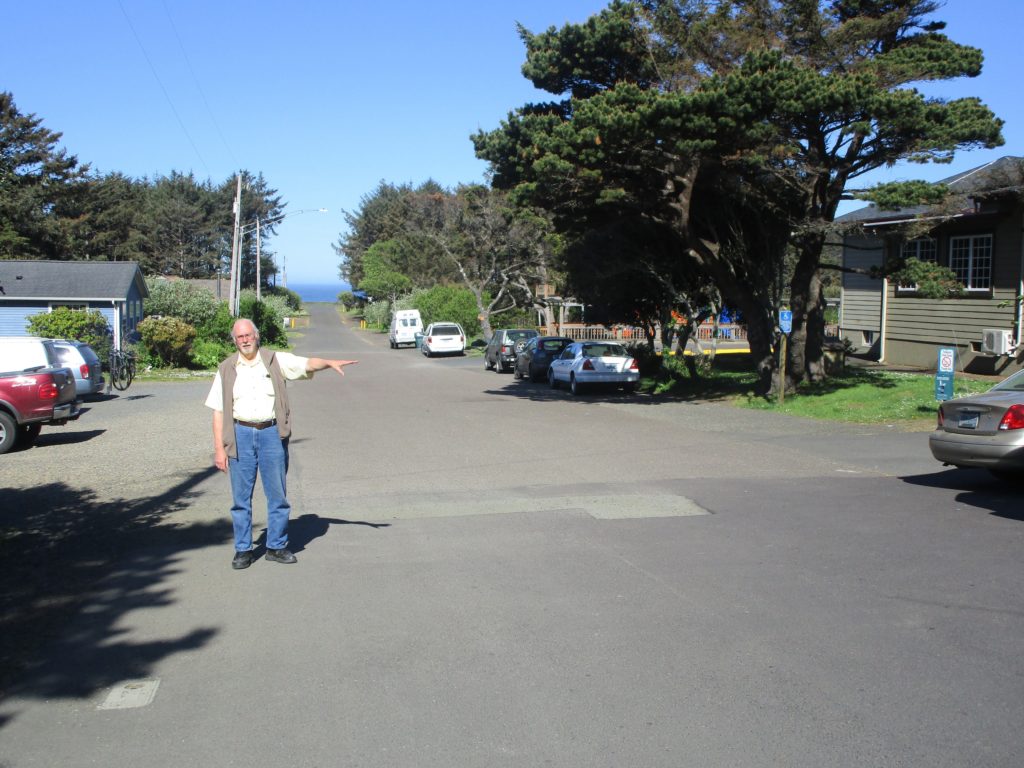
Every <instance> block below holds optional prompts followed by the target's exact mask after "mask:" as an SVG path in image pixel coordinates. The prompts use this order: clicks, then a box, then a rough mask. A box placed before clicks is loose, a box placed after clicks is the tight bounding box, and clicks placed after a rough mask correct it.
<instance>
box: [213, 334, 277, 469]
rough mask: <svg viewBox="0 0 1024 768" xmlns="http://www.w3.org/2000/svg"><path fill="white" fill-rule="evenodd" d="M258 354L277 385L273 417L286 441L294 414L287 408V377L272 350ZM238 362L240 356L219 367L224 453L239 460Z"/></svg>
mask: <svg viewBox="0 0 1024 768" xmlns="http://www.w3.org/2000/svg"><path fill="white" fill-rule="evenodd" d="M259 355H260V357H261V358H263V364H264V365H265V366H267V370H268V371H270V380H271V382H272V383H273V385H274V418H275V419H277V434H278V435H280V436H281V439H282V440H284V439H286V438H288V437H290V436H291V434H292V413H291V409H290V408H289V407H288V389H287V387H286V386H285V383H284V375H283V374H282V373H281V366H279V365H278V364H277V357H276V356H275V355H274V352H273V351H272V350H269V349H262V348H261V349H260V350H259ZM237 362H238V353H237V352H235V354H233V355H229V356H228V358H227V359H226V360H225V361H224V362H222V363H221V364H220V368H218V370H219V371H220V384H221V392H222V395H223V397H224V428H223V429H222V430H221V432H222V438H223V442H224V450H225V451H227V454H228V456H230V457H231V458H233V459H237V458H238V449H237V448H236V447H235V418H234V401H235V395H234V391H235V364H236V363H237Z"/></svg>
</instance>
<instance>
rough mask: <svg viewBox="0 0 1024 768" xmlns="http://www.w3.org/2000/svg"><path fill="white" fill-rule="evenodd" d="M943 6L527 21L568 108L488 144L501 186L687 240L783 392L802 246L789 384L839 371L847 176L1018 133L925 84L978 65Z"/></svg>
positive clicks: (628, 10)
mask: <svg viewBox="0 0 1024 768" xmlns="http://www.w3.org/2000/svg"><path fill="white" fill-rule="evenodd" d="M937 7H938V4H937V3H935V2H932V1H931V0H833V1H832V2H821V0H717V1H716V0H706V1H702V0H669V1H662V0H648V1H645V2H635V3H626V2H614V3H612V5H611V6H609V8H608V9H606V10H605V11H603V12H602V13H601V14H598V15H597V16H595V17H593V18H591V19H590V20H588V21H587V22H586V23H584V24H581V25H568V26H566V27H563V28H562V29H560V30H558V29H555V28H552V29H550V30H548V31H547V32H545V33H542V34H539V35H534V34H531V33H529V32H527V31H526V30H522V36H523V39H524V42H525V43H526V48H527V62H526V64H525V65H524V68H523V70H524V74H526V76H527V77H529V78H530V79H531V80H532V81H533V82H534V84H535V85H537V86H538V87H540V88H544V89H546V90H548V91H549V92H552V93H554V94H556V95H557V96H560V97H562V99H563V100H562V101H559V102H556V103H550V104H542V105H529V106H526V107H524V108H522V109H520V110H518V111H517V112H515V113H513V114H512V115H510V116H509V118H508V120H507V121H505V122H504V123H503V124H502V126H501V127H500V128H499V129H497V130H495V131H491V132H489V133H483V132H482V133H479V134H477V135H476V136H474V142H475V144H476V149H477V154H478V155H479V156H480V157H482V158H483V159H485V160H487V161H489V162H490V163H491V166H492V170H493V178H494V183H495V185H496V186H499V187H505V188H510V189H514V190H515V192H516V195H517V196H518V197H519V198H520V199H522V200H524V201H527V202H529V203H531V204H534V205H539V206H542V207H545V208H548V209H550V210H552V211H553V212H554V213H555V214H556V217H557V221H558V223H559V225H560V226H561V227H562V228H564V229H565V230H566V231H568V232H571V233H575V234H576V235H578V236H582V234H583V233H585V232H586V231H588V230H589V229H591V228H593V227H594V226H595V225H596V224H597V223H599V222H605V223H606V222H607V221H608V220H609V219H612V218H616V217H636V216H642V217H645V218H646V219H648V220H649V221H651V222H653V223H654V224H655V225H657V226H661V227H666V228H668V229H669V230H671V232H672V233H673V234H674V235H675V236H676V237H677V238H678V240H679V242H680V249H679V258H680V259H685V260H687V261H688V262H689V263H690V265H691V267H692V268H694V269H696V270H699V271H701V272H702V273H704V274H705V275H707V276H708V277H710V278H711V279H712V280H713V281H714V282H715V283H716V285H717V286H718V288H719V290H720V291H721V293H722V294H723V296H724V297H725V299H726V300H727V301H728V302H730V303H732V304H733V305H735V306H738V307H739V308H740V309H741V310H742V311H743V313H744V316H745V319H746V322H747V323H748V331H749V334H750V343H751V347H752V351H753V352H754V354H755V356H756V358H757V360H758V361H759V368H760V370H761V372H762V374H763V375H764V379H765V382H766V384H767V383H768V382H769V381H770V380H771V377H770V376H769V373H770V371H771V368H772V365H773V363H774V361H773V358H772V342H773V326H774V317H775V315H774V313H775V311H776V310H777V308H778V306H777V305H778V296H777V291H775V290H773V289H774V286H775V283H776V282H777V277H778V275H779V274H780V270H781V268H782V264H783V262H784V259H785V256H786V255H787V253H790V252H791V253H792V254H793V256H794V257H795V265H796V266H795V269H794V270H793V273H792V279H791V282H790V285H789V287H788V288H789V291H788V293H789V300H790V301H791V302H792V309H793V315H794V327H793V334H792V336H791V344H790V346H789V349H790V359H789V361H788V363H787V372H788V373H789V381H788V384H789V386H794V385H795V384H796V383H798V382H799V381H801V380H803V379H804V378H818V377H820V376H823V375H824V367H823V360H822V354H823V353H822V341H823V335H824V321H823V299H822V293H821V280H820V270H821V265H822V253H823V249H824V245H825V238H826V235H827V233H828V231H829V228H830V225H831V222H832V221H833V219H834V217H835V214H836V209H837V206H838V204H839V202H840V200H841V199H842V198H843V196H844V194H845V190H846V187H847V184H848V183H849V182H850V181H851V180H852V179H854V178H856V177H858V176H860V175H861V174H864V173H866V172H868V171H871V170H874V169H876V168H879V167H882V166H885V165H890V164H892V163H894V162H897V161H899V160H913V161H921V162H924V161H938V162H943V161H948V160H950V159H951V158H952V156H953V153H954V152H955V151H956V150H958V149H964V148H969V147H974V146H985V147H992V146H998V145H999V144H1000V143H1001V142H1002V138H1001V135H1000V127H1001V122H1000V121H999V120H997V119H996V118H995V117H994V116H993V115H992V113H991V112H990V111H989V110H988V109H987V108H986V107H985V106H984V105H983V104H981V103H980V102H979V101H978V100H976V99H958V100H953V101H946V100H942V99H936V98H928V97H925V96H924V95H923V94H921V93H920V92H918V91H917V90H915V89H914V88H913V87H912V86H913V84H914V83H919V82H922V81H931V80H945V79H950V78H956V77H965V76H966V77H970V76H975V75H977V74H978V73H979V72H980V71H981V58H982V57H981V52H980V51H978V50H977V49H974V48H970V47H966V46H961V45H958V44H956V43H954V42H952V41H950V40H949V39H948V38H947V37H945V36H944V35H942V34H941V30H942V28H943V25H942V24H941V23H940V22H930V21H928V17H929V16H930V15H931V14H932V13H934V12H935V10H937Z"/></svg>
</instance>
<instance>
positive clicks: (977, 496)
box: [900, 469, 1024, 522]
mask: <svg viewBox="0 0 1024 768" xmlns="http://www.w3.org/2000/svg"><path fill="white" fill-rule="evenodd" d="M900 480H902V481H903V482H905V483H907V484H909V485H920V486H923V487H926V488H941V489H944V490H951V491H960V493H958V494H957V495H956V500H957V501H958V502H959V503H961V504H968V505H970V506H972V507H976V508H978V509H986V510H988V511H989V512H991V513H992V514H993V515H996V516H997V517H1005V518H1006V519H1007V520H1019V521H1022V522H1024V508H1022V507H1021V491H1022V488H1021V486H1020V485H1019V484H1014V483H1012V482H1009V481H1006V480H999V479H997V478H995V477H993V476H992V475H990V474H989V473H988V472H986V471H985V470H983V469H946V470H942V471H940V472H932V473H931V474H927V475H910V476H907V477H901V478H900Z"/></svg>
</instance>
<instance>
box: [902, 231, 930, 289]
mask: <svg viewBox="0 0 1024 768" xmlns="http://www.w3.org/2000/svg"><path fill="white" fill-rule="evenodd" d="M900 256H901V257H902V258H903V259H917V260H918V261H930V262H932V263H938V261H939V241H938V240H936V239H935V238H934V237H916V238H914V239H913V240H907V241H906V242H905V243H903V245H902V246H901V247H900ZM916 290H917V283H913V284H912V285H899V284H898V283H897V285H896V292H897V293H914V292H915V291H916Z"/></svg>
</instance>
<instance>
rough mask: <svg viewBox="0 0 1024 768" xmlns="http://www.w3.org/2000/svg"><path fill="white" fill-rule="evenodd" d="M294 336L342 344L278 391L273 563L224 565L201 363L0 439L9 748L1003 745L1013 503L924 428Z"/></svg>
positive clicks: (763, 756) (97, 754)
mask: <svg viewBox="0 0 1024 768" xmlns="http://www.w3.org/2000/svg"><path fill="white" fill-rule="evenodd" d="M295 345H296V350H297V351H298V352H299V353H302V354H318V355H322V356H328V357H334V356H338V357H347V358H357V359H360V360H361V362H360V364H359V365H358V366H353V367H350V368H348V369H346V370H347V371H348V373H347V375H346V376H345V377H344V378H341V377H338V376H337V375H336V374H334V373H333V372H331V371H325V372H321V373H319V374H317V376H316V377H315V379H314V380H313V381H310V382H298V383H296V384H294V385H293V387H292V388H291V390H290V391H291V399H292V405H293V412H294V421H295V437H294V439H293V440H292V445H291V458H292V463H291V470H290V474H289V492H290V496H291V499H292V502H293V506H294V515H293V523H292V534H291V535H292V546H293V548H294V549H295V550H296V552H297V554H298V557H299V562H298V564H297V565H294V566H282V565H277V564H273V563H268V562H266V561H264V560H260V561H257V562H256V563H255V564H254V565H253V567H251V568H250V569H248V570H245V571H237V572H236V571H232V570H231V568H230V560H231V555H232V547H231V541H230V526H229V525H228V523H227V509H228V506H229V504H230V501H229V493H228V484H227V480H226V478H225V477H224V476H222V475H219V474H218V473H216V472H215V471H213V470H212V468H211V467H212V447H211V438H210V425H209V421H210V418H209V414H208V412H207V411H206V409H205V408H204V407H203V405H202V402H203V400H204V398H205V395H206V391H207V389H208V386H209V380H197V381H191V382H181V383H151V384H147V383H141V384H140V383H136V384H133V385H132V388H131V389H130V390H129V391H128V392H127V393H124V394H123V395H121V396H118V397H114V398H111V399H109V400H105V401H101V402H96V403H93V404H92V406H91V410H90V411H89V412H88V413H86V414H85V415H84V416H83V417H82V418H81V419H80V420H79V422H77V423H75V424H73V425H69V426H68V427H66V428H63V429H53V430H45V431H44V433H43V435H42V436H41V437H40V440H39V444H38V445H37V447H35V448H33V449H31V450H28V451H21V452H16V453H12V454H8V455H6V456H3V457H0V494H2V502H0V510H2V511H0V523H2V525H3V526H4V528H6V529H8V530H14V529H17V530H19V531H22V530H23V531H24V533H23V534H22V535H21V538H15V539H14V540H13V543H10V542H9V543H7V544H6V545H5V551H3V557H4V561H5V563H6V564H7V566H6V567H5V592H6V593H7V596H8V600H7V603H6V606H5V618H4V619H2V620H0V621H2V624H0V628H2V629H3V632H4V633H5V635H9V636H10V637H12V638H16V639H20V645H18V647H15V648H14V650H13V651H10V653H11V654H15V655H16V653H17V652H19V650H20V652H21V653H22V654H23V655H24V653H26V652H27V650H35V651H36V655H35V656H34V657H33V658H32V659H31V661H30V662H29V663H28V665H27V666H26V667H24V669H23V670H22V672H21V673H20V675H19V676H18V677H17V678H16V679H14V681H13V682H12V683H11V684H9V685H8V687H7V689H6V691H5V697H4V699H3V700H2V701H0V766H4V767H5V768H31V767H34V766H56V765H59V766H88V765H97V766H115V767H116V766H129V765H147V766H165V765H166V766H171V765H173V766H180V765H195V766H207V765H210V766H213V765H217V766H247V767H249V768H263V767H264V766H275V767H276V766H283V765H287V766H338V765H345V766H364V767H372V768H376V767H378V766H379V767H381V768H383V767H385V766H388V767H393V766H415V767H416V768H424V767H429V766H437V767H438V768H442V767H443V768H450V767H451V766H460V767H476V766H479V767H480V768H484V767H488V768H489V767H491V766H499V765H508V766H530V767H531V768H533V767H534V766H541V765H547V766H573V767H576V766H579V767H581V768H582V767H587V768H591V767H594V766H609V767H611V766H616V767H623V766H665V767H666V768H677V767H678V766H792V767H796V766H807V767H808V768H811V767H813V768H821V767H822V766H851V767H852V766H856V767H858V768H860V767H861V766H928V767H929V768H939V767H941V766H950V767H952V766H1006V767H1007V768H1009V767H1010V766H1013V767H1014V768H1017V767H1018V766H1020V765H1022V764H1024V736H1022V735H1021V729H1020V724H1021V723H1022V722H1024V676H1022V662H1021V658H1022V655H1024V654H1022V651H1024V631H1022V630H1024V588H1022V587H1024V572H1022V568H1021V564H1022V559H1024V558H1022V554H1024V533H1022V532H1024V527H1022V524H1024V523H1022V521H1024V510H1022V508H1021V499H1020V496H1019V495H1017V494H1016V492H1015V491H1014V490H1013V489H1011V488H1010V487H1008V486H1005V485H1001V484H999V483H996V482H994V481H992V480H990V479H989V478H988V477H987V476H986V475H985V474H983V473H980V472H973V471H972V472H958V471H950V470H945V469H943V468H941V467H940V466H939V465H938V464H936V463H935V462H934V461H933V460H932V459H931V458H930V456H929V455H928V452H927V446H926V438H925V435H923V434H920V433H917V434H913V433H901V432H895V431H893V430H890V429H888V428H885V427H878V428H858V427H850V426H843V425H834V424H825V423H817V422H808V421H803V420H798V419H793V418H788V417H779V416H776V415H773V414H762V413H754V412H749V411H741V410H734V409H731V408H729V407H727V406H721V405H714V404H695V403H685V402H655V401H653V400H651V399H650V398H645V397H642V396H624V395H621V394H594V395H589V396H586V397H584V398H580V399H574V398H572V397H571V396H570V395H568V394H567V393H565V392H562V391H558V392H553V391H551V390H550V389H548V388H547V386H546V385H540V384H528V383H523V382H518V381H514V380H513V378H512V376H511V375H510V374H505V375H499V374H496V373H494V372H490V371H485V370H484V367H483V363H482V360H481V359H480V358H478V357H465V358H446V359H431V360H428V359H426V358H424V357H423V356H422V355H420V354H419V353H418V352H417V351H416V350H413V349H403V350H397V351H395V350H390V349H389V348H388V344H387V340H386V338H385V337H384V336H381V335H378V334H372V333H368V332H365V331H364V332H360V331H357V330H353V329H352V328H350V327H342V326H341V325H340V324H339V323H338V321H337V317H336V315H335V314H334V312H333V308H331V307H328V306H325V305H314V308H313V325H312V327H311V328H310V329H308V330H307V331H305V332H304V335H302V336H298V337H296V339H295ZM262 519H263V518H262V515H258V516H257V520H258V521H260V523H259V525H258V526H257V530H259V529H260V528H261V527H262ZM12 569H13V570H12ZM12 573H13V574H14V575H13V576H12ZM99 576H102V578H101V579H100V580H99V582H98V583H97V584H96V585H95V586H94V587H93V588H92V589H91V590H90V591H89V593H88V595H87V597H86V598H85V599H84V600H82V599H80V598H79V597H78V592H79V591H80V589H79V587H81V586H82V585H86V584H90V583H92V582H93V581H94V580H95V579H96V578H97V577H99ZM12 595H13V596H14V597H16V598H17V599H16V600H14V599H11V596H12ZM7 609H9V610H7ZM34 617H38V618H39V625H38V626H39V627H40V628H41V629H40V633H39V634H34V633H33V632H32V626H34V625H33V624H32V621H33V618H34ZM12 642H13V641H12ZM15 645H17V644H15Z"/></svg>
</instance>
